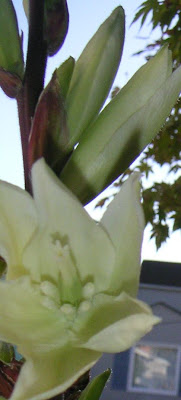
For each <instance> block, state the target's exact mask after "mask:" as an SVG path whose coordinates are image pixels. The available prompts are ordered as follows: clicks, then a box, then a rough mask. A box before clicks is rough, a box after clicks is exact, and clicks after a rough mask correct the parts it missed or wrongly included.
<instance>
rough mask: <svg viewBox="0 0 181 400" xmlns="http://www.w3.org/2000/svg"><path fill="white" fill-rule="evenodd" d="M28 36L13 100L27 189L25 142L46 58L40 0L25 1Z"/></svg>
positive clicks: (43, 74)
mask: <svg viewBox="0 0 181 400" xmlns="http://www.w3.org/2000/svg"><path fill="white" fill-rule="evenodd" d="M29 7H30V10H29V37H28V52H27V61H26V69H25V75H24V82H23V88H22V90H21V91H20V93H19V95H18V98H17V104H18V113H19V123H20V131H21V143H22V152H23V163H24V175H25V188H26V190H27V191H29V192H31V179H30V167H29V164H28V142H29V134H30V129H31V121H32V118H33V116H34V112H35V108H36V105H37V102H38V98H39V96H40V93H41V92H42V90H43V85H44V76H45V69H46V62H47V45H46V42H45V40H44V38H43V25H44V0H38V1H37V0H31V1H30V2H29Z"/></svg>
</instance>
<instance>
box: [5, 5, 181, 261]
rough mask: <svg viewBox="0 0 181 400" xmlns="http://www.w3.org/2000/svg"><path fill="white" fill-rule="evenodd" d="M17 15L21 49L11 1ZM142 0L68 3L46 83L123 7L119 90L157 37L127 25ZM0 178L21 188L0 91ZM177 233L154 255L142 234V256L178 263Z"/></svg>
mask: <svg viewBox="0 0 181 400" xmlns="http://www.w3.org/2000/svg"><path fill="white" fill-rule="evenodd" d="M13 3H14V6H15V8H16V11H17V15H18V22H19V29H20V30H22V31H23V33H24V48H25V49H26V43H27V21H26V17H25V15H24V11H23V7H22V1H21V0H13ZM141 3H142V1H141V0H134V1H133V0H122V2H120V1H118V0H87V1H85V0H76V1H75V0H68V6H69V14H70V25H69V32H68V35H67V38H66V41H65V44H64V46H63V48H62V49H61V51H60V52H59V53H58V55H56V56H55V57H52V58H49V61H48V67H47V75H46V81H48V80H49V79H50V77H51V74H52V72H53V70H54V69H55V68H56V67H58V66H59V65H60V64H61V63H62V62H63V61H64V60H65V59H66V58H68V57H69V56H70V55H71V56H73V57H75V58H76V59H77V58H78V56H79V55H80V53H81V51H82V50H83V48H84V47H85V45H86V43H87V42H88V40H89V39H90V38H91V36H92V35H93V34H94V33H95V31H96V30H97V29H98V27H99V25H100V24H101V23H102V22H103V21H104V20H105V19H106V18H107V17H108V16H109V14H110V13H111V12H112V10H113V9H114V8H115V7H117V6H118V5H120V4H121V5H122V6H123V8H124V9H125V14H126V38H125V46H124V52H123V57H122V62H121V66H120V68H119V71H118V74H117V76H116V80H115V83H114V85H118V86H119V87H122V86H123V85H124V84H125V83H126V81H127V80H128V79H130V77H131V76H132V75H133V74H134V72H135V71H136V70H137V69H138V68H139V67H140V66H141V65H142V64H143V63H144V62H145V59H144V56H142V57H133V56H132V54H133V53H135V52H136V51H138V50H140V49H142V48H144V47H145V45H146V44H147V43H149V41H150V40H151V39H150V36H151V37H152V38H153V37H156V36H157V35H158V32H154V33H151V26H150V25H149V21H148V22H147V24H146V26H144V28H143V29H141V31H140V30H139V28H140V24H139V23H136V24H133V25H132V26H130V24H131V22H132V20H133V17H134V15H135V12H136V10H137V8H138V7H139V5H140V4H141ZM0 104H1V107H0V118H1V130H0V143H1V146H0V179H3V180H7V181H8V182H11V183H13V184H16V185H19V186H23V169H22V156H21V146H20V138H19V127H18V118H17V108H16V102H15V101H14V100H10V99H9V98H7V97H6V96H5V95H4V93H3V92H2V91H0ZM178 236H179V239H180V234H178V233H177V234H176V235H173V238H172V240H169V241H168V243H167V244H166V245H164V246H163V247H162V249H161V250H160V251H159V252H158V253H156V252H155V247H154V244H153V241H151V242H150V241H149V240H148V231H146V233H145V241H144V246H143V257H144V258H149V259H163V260H165V259H167V260H172V261H174V260H175V261H180V256H179V254H178V251H177V248H178V246H177V247H176V245H175V243H178V242H177V238H178Z"/></svg>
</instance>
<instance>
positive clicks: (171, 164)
mask: <svg viewBox="0 0 181 400" xmlns="http://www.w3.org/2000/svg"><path fill="white" fill-rule="evenodd" d="M148 16H151V24H152V30H153V29H155V28H158V27H159V28H160V30H161V35H160V37H159V38H158V39H157V40H156V41H154V42H152V43H149V45H148V46H147V47H146V48H145V49H143V50H141V51H140V52H139V54H140V53H143V52H144V53H145V54H146V57H147V58H150V51H151V50H158V49H159V48H160V47H161V46H162V45H164V44H168V45H169V48H170V49H171V50H172V56H173V68H174V69H175V68H176V67H178V66H179V65H180V64H181V0H163V1H159V0H147V1H145V2H144V3H142V4H141V6H140V7H139V10H138V12H137V14H136V15H135V18H134V20H133V22H135V21H137V20H140V23H141V26H142V25H143V24H144V23H145V21H146V18H147V17H148ZM180 157H181V103H180V102H178V103H177V104H176V105H175V107H174V108H173V110H172V112H171V114H170V116H169V118H167V120H166V123H165V125H164V126H163V127H162V129H161V131H160V132H159V133H158V135H157V136H156V137H155V139H154V140H153V141H152V143H151V145H149V146H148V148H147V149H146V151H145V152H144V155H143V157H142V158H141V161H140V162H139V165H138V169H139V170H140V171H141V172H143V173H144V174H145V176H146V178H148V177H150V172H152V170H151V169H150V165H157V166H167V169H168V182H172V183H165V182H164V181H162V182H160V183H158V182H157V181H156V179H157V178H156V177H155V182H153V184H152V185H151V186H150V187H149V188H147V189H143V205H144V210H145V215H146V222H147V223H150V224H151V227H152V231H151V237H152V238H155V242H156V246H157V248H159V247H160V246H161V244H162V243H163V242H165V240H166V239H167V238H168V237H169V236H170V234H171V232H172V231H175V230H177V229H181V205H180V192H181V177H180V176H179V175H180V173H181V163H180ZM153 162H154V163H153ZM152 178H153V175H152ZM169 178H170V179H169Z"/></svg>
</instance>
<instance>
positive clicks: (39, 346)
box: [0, 277, 69, 358]
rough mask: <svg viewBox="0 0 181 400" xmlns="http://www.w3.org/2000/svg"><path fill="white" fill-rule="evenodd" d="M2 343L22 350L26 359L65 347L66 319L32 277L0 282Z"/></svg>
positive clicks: (66, 338)
mask: <svg viewBox="0 0 181 400" xmlns="http://www.w3.org/2000/svg"><path fill="white" fill-rule="evenodd" d="M0 298H1V301H0V339H1V340H3V341H6V342H10V343H12V344H15V345H17V346H18V351H19V352H20V353H21V354H22V355H23V356H24V357H25V358H27V357H30V356H31V357H32V355H33V354H37V353H40V354H43V353H44V352H46V351H48V350H51V349H55V348H58V347H60V346H64V345H65V343H67V341H68V340H69V332H68V329H67V328H66V326H67V325H66V321H67V320H66V315H65V314H63V313H62V312H61V311H60V307H59V306H58V304H56V303H55V302H54V301H53V299H51V297H48V296H44V295H43V294H42V293H41V292H40V291H39V288H38V287H37V285H33V284H31V282H30V280H29V278H28V277H25V278H19V279H17V280H15V281H8V282H4V281H0Z"/></svg>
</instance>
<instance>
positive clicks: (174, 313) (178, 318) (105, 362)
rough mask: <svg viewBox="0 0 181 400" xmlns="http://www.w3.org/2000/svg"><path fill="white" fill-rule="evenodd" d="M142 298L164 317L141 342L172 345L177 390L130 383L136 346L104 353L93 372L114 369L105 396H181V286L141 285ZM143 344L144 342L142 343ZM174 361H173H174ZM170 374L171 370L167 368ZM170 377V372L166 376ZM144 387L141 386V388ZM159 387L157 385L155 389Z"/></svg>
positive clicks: (139, 399)
mask: <svg viewBox="0 0 181 400" xmlns="http://www.w3.org/2000/svg"><path fill="white" fill-rule="evenodd" d="M138 297H139V298H140V299H141V300H143V301H145V302H146V303H148V304H150V306H151V307H152V309H153V312H154V314H156V315H158V316H160V317H161V318H162V323H160V324H159V325H157V326H155V327H154V328H153V330H152V331H151V332H150V333H149V334H147V335H146V336H145V337H144V338H143V340H142V341H141V343H142V344H143V345H151V346H153V347H154V346H156V347H158V348H159V346H163V348H166V350H167V347H168V349H169V346H170V348H171V350H173V351H172V352H173V356H174V355H175V354H176V352H177V351H178V354H177V363H176V364H173V365H176V367H175V374H176V375H177V376H176V378H178V379H176V380H178V383H177V386H175V387H176V389H175V390H176V393H175V394H170V395H166V394H163V393H162V394H159V393H152V389H147V390H149V392H144V390H145V389H143V392H141V393H140V392H137V391H136V390H137V389H136V390H135V389H134V388H131V389H130V387H129V382H131V379H132V377H130V376H131V372H130V371H131V362H132V361H131V360H132V359H133V353H132V351H133V350H129V351H126V352H122V353H120V354H116V355H113V354H104V355H103V357H102V358H101V359H100V361H99V362H98V363H97V364H96V366H95V367H94V368H93V370H92V376H95V375H98V374H100V373H101V372H103V371H104V370H105V369H107V368H111V369H112V376H111V379H110V381H109V382H108V384H107V386H106V388H105V390H104V392H103V395H102V397H101V399H102V400H171V399H173V400H181V356H180V355H181V288H176V287H174V288H173V287H163V286H159V285H154V286H153V285H145V284H142V285H140V290H139V296H138ZM143 347H144V346H143ZM173 363H174V361H173ZM167 373H168V377H169V370H167ZM166 377H167V376H166ZM141 390H142V389H141ZM156 390H157V389H156Z"/></svg>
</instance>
